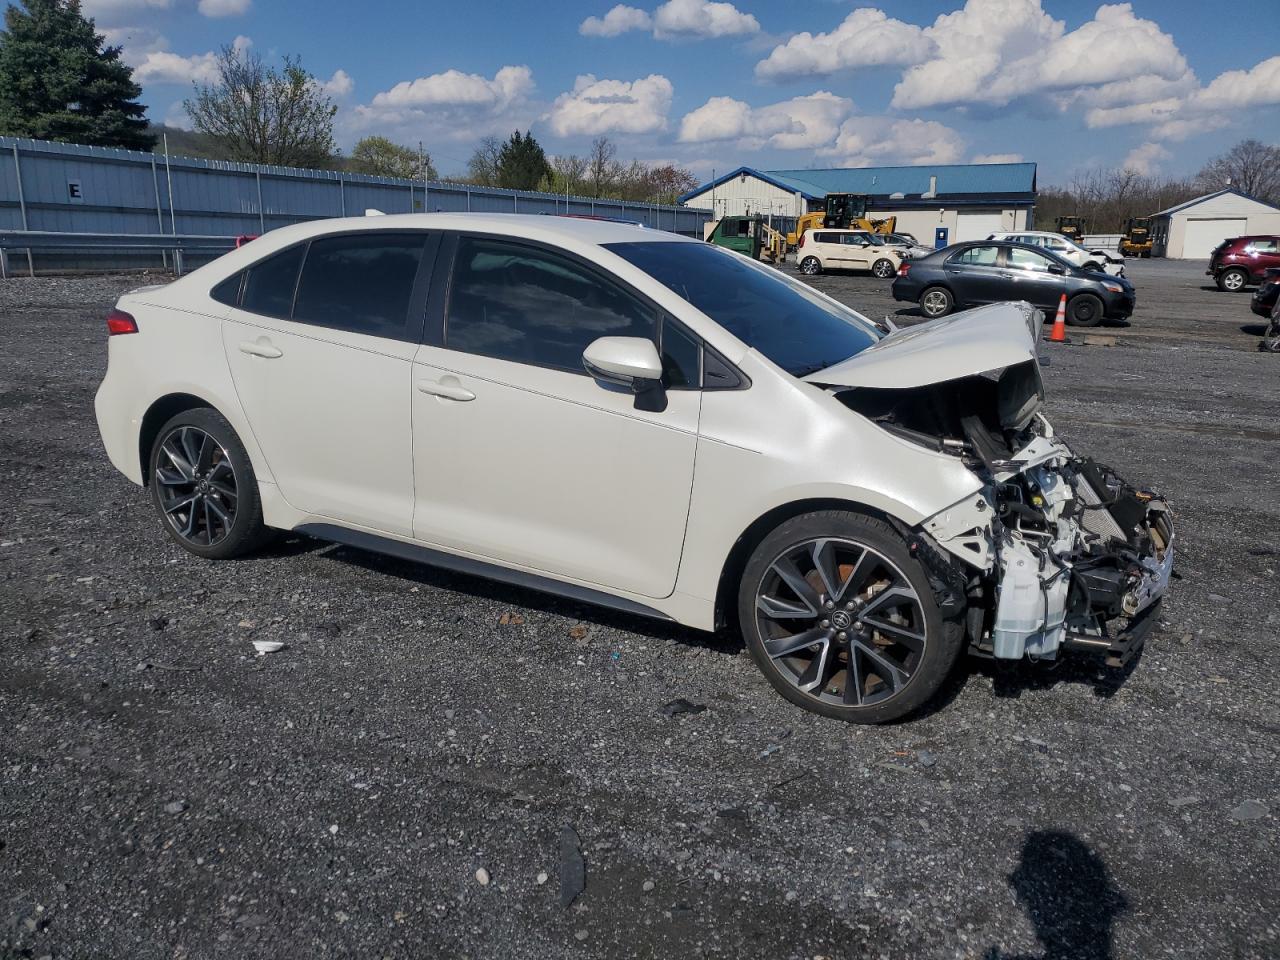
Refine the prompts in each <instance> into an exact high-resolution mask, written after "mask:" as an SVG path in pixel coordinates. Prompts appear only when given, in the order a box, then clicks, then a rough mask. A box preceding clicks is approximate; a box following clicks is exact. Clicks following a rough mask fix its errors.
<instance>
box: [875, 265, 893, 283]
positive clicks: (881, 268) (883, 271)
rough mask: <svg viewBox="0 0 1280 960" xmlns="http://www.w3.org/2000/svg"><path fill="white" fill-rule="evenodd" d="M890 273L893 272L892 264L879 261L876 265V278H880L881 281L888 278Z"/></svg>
mask: <svg viewBox="0 0 1280 960" xmlns="http://www.w3.org/2000/svg"><path fill="white" fill-rule="evenodd" d="M892 272H893V264H891V263H889V262H888V261H887V260H881V261H880V262H879V263H877V264H876V270H875V274H876V276H877V277H880V278H881V279H883V278H885V277H887V276H889V274H891V273H892Z"/></svg>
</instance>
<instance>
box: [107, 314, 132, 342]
mask: <svg viewBox="0 0 1280 960" xmlns="http://www.w3.org/2000/svg"><path fill="white" fill-rule="evenodd" d="M137 332H138V321H137V320H135V319H133V314H130V313H125V312H124V311H123V310H112V311H111V312H110V313H108V314H107V336H109V337H114V336H115V335H116V334H117V333H137Z"/></svg>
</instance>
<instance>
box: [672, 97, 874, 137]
mask: <svg viewBox="0 0 1280 960" xmlns="http://www.w3.org/2000/svg"><path fill="white" fill-rule="evenodd" d="M852 112H853V101H852V100H849V99H847V98H845V97H838V96H836V95H835V94H834V93H828V92H827V91H825V90H819V91H818V92H817V93H812V94H810V95H809V96H807V97H795V98H793V99H791V100H785V101H783V102H782V103H774V104H770V105H768V106H764V107H752V106H750V105H749V104H746V103H743V102H742V101H741V100H734V99H732V98H731V97H712V98H711V99H710V100H708V101H707V102H706V103H704V104H703V105H702V106H700V107H698V108H697V109H696V110H693V111H691V112H690V113H687V114H685V116H684V118H683V119H682V120H681V121H680V136H679V140H680V142H682V143H706V142H708V141H715V140H736V141H740V142H741V145H742V146H743V147H744V148H758V147H761V146H770V147H776V148H778V149H782V150H815V149H817V148H819V147H826V146H830V145H831V144H832V143H833V142H834V141H835V138H836V134H837V133H838V132H839V129H840V122H841V121H842V120H844V118H845V117H847V116H849V114H851V113H852Z"/></svg>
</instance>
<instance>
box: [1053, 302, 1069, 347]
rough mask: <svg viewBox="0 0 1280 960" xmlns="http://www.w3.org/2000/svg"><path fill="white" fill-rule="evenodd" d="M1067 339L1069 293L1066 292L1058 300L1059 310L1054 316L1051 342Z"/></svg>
mask: <svg viewBox="0 0 1280 960" xmlns="http://www.w3.org/2000/svg"><path fill="white" fill-rule="evenodd" d="M1066 341H1067V295H1066V294H1065V293H1064V294H1063V295H1062V299H1061V300H1059V301H1058V312H1057V313H1056V314H1054V316H1053V329H1052V330H1050V331H1049V342H1050V343H1066Z"/></svg>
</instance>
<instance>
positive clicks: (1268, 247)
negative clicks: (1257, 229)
mask: <svg viewBox="0 0 1280 960" xmlns="http://www.w3.org/2000/svg"><path fill="white" fill-rule="evenodd" d="M1276 246H1277V245H1276V241H1274V240H1254V241H1253V243H1251V244H1249V247H1250V249H1252V250H1253V252H1254V253H1275V252H1276Z"/></svg>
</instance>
